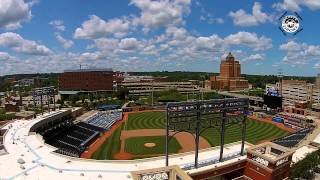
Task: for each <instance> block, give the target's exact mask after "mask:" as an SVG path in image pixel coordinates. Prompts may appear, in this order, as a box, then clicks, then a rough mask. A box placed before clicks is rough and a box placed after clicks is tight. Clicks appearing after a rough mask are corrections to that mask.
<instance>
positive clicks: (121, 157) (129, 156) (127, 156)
mask: <svg viewBox="0 0 320 180" xmlns="http://www.w3.org/2000/svg"><path fill="white" fill-rule="evenodd" d="M113 158H114V159H115V160H130V159H133V158H134V155H132V154H130V153H126V152H119V153H117V154H115V155H114V156H113Z"/></svg>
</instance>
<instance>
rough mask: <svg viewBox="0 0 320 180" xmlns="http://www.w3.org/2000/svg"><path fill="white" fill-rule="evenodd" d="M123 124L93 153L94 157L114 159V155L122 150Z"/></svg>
mask: <svg viewBox="0 0 320 180" xmlns="http://www.w3.org/2000/svg"><path fill="white" fill-rule="evenodd" d="M123 127H124V126H123V125H122V126H120V127H119V128H118V129H116V131H115V132H114V133H113V134H112V135H111V136H110V137H109V138H108V139H107V140H106V141H105V142H104V143H103V145H102V146H101V147H100V148H99V149H98V150H97V151H96V152H94V154H93V155H92V157H91V158H92V159H98V160H104V159H110V160H112V159H113V158H112V157H113V155H114V154H116V153H118V152H119V151H120V146H121V141H120V135H121V131H122V129H123Z"/></svg>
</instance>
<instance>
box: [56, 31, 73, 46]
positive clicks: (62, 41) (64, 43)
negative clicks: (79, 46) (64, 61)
mask: <svg viewBox="0 0 320 180" xmlns="http://www.w3.org/2000/svg"><path fill="white" fill-rule="evenodd" d="M55 36H56V39H57V41H58V42H59V43H60V44H61V45H62V47H63V48H64V49H69V48H71V47H72V46H73V45H74V42H73V41H72V40H69V39H65V38H64V37H62V36H61V34H59V33H56V34H55Z"/></svg>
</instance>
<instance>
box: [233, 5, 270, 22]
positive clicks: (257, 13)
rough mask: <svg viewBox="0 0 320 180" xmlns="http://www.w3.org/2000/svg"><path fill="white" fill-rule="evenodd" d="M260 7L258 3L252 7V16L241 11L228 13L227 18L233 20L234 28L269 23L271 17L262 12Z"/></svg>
mask: <svg viewBox="0 0 320 180" xmlns="http://www.w3.org/2000/svg"><path fill="white" fill-rule="evenodd" d="M261 9H262V6H261V4H260V3H258V2H255V3H254V5H253V7H252V14H248V13H246V11H244V10H243V9H240V10H238V11H236V12H232V11H231V12H230V13H229V16H230V17H231V18H232V19H233V24H235V25H236V26H244V27H248V26H257V25H259V24H263V23H265V22H267V21H271V19H272V18H271V16H269V15H268V14H266V13H264V12H262V10H261Z"/></svg>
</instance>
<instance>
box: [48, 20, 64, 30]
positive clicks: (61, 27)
mask: <svg viewBox="0 0 320 180" xmlns="http://www.w3.org/2000/svg"><path fill="white" fill-rule="evenodd" d="M49 24H50V25H51V26H52V27H53V28H55V29H56V30H58V31H65V30H66V27H65V26H64V23H63V21H62V20H53V21H50V22H49Z"/></svg>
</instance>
